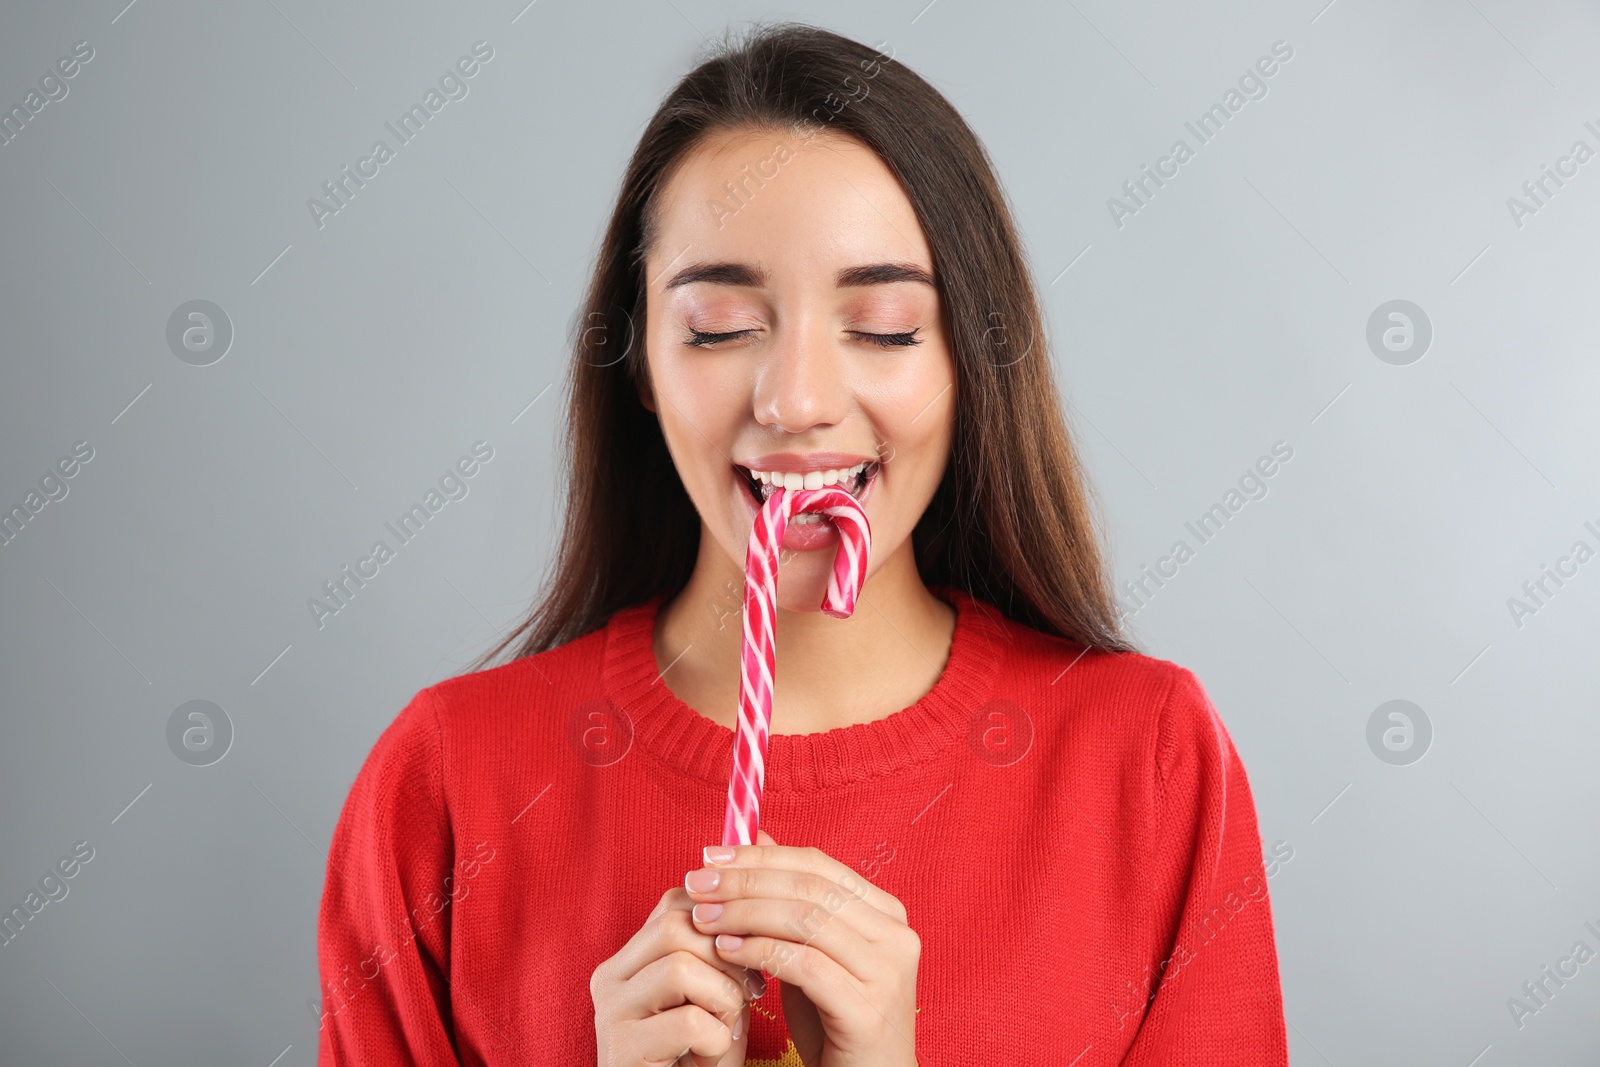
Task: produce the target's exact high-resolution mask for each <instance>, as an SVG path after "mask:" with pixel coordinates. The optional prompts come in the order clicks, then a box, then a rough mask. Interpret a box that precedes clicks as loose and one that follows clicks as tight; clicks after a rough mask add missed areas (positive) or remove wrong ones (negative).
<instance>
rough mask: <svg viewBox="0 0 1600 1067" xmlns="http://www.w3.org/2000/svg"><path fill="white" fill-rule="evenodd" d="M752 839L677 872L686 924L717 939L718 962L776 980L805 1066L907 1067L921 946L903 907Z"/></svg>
mask: <svg viewBox="0 0 1600 1067" xmlns="http://www.w3.org/2000/svg"><path fill="white" fill-rule="evenodd" d="M756 842H757V843H756V844H754V845H735V846H731V847H732V849H733V857H732V859H730V860H728V861H726V862H720V863H718V862H710V860H711V855H710V854H709V853H710V852H711V850H708V855H707V860H708V862H707V865H706V866H705V867H704V868H701V869H699V870H695V871H690V872H689V875H688V877H687V878H686V880H685V885H686V886H687V887H688V889H689V897H690V899H691V900H693V901H694V904H695V906H694V910H693V912H692V918H693V920H694V925H695V928H696V929H698V930H702V931H704V932H706V933H708V934H716V935H718V936H717V938H716V945H717V949H716V951H717V954H718V955H719V956H720V957H722V959H724V960H726V961H728V962H730V963H736V964H742V965H743V966H746V967H750V968H753V969H754V968H759V969H760V970H764V971H766V972H767V973H769V974H773V975H776V976H777V977H778V978H779V979H780V980H781V982H782V985H781V986H780V993H781V995H782V997H783V1014H784V1018H785V1021H786V1022H787V1023H788V1027H789V1037H790V1039H791V1040H793V1041H794V1046H795V1049H796V1051H798V1052H799V1053H800V1058H801V1059H802V1060H804V1061H805V1063H806V1065H807V1067H895V1065H898V1064H904V1065H908V1067H909V1065H914V1064H915V1063H916V1062H917V1058H916V1025H917V1008H916V1000H917V963H918V961H919V960H920V958H921V956H922V939H921V938H919V937H918V936H917V935H916V933H915V931H913V930H912V929H911V927H909V926H907V925H906V909H905V906H904V905H902V904H901V903H900V901H898V900H896V899H895V898H894V897H892V896H890V895H889V894H888V893H885V892H884V891H883V890H881V889H878V888H876V887H875V886H873V885H872V884H871V883H869V882H867V880H866V879H864V878H862V877H861V876H860V875H859V874H857V873H856V872H855V871H853V870H851V869H850V868H849V867H846V866H845V865H844V864H842V863H840V862H839V861H838V860H835V859H833V858H832V857H830V856H828V855H827V854H826V853H824V852H822V851H820V850H819V849H815V848H795V847H785V846H783V845H780V844H778V843H777V842H776V841H774V840H773V839H772V837H771V836H770V835H768V834H767V833H766V832H765V831H761V830H758V831H757V832H756ZM716 847H719V846H712V848H713V849H715V848H716ZM712 873H715V874H716V875H717V876H718V880H717V884H716V886H715V887H714V888H712V887H708V886H707V883H708V882H709V881H710V875H711V874H712ZM728 935H735V936H733V937H732V938H730V937H729V936H728ZM740 938H742V941H741V940H740ZM736 942H737V943H736Z"/></svg>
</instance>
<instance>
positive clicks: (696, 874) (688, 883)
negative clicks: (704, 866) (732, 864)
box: [683, 870, 722, 893]
mask: <svg viewBox="0 0 1600 1067" xmlns="http://www.w3.org/2000/svg"><path fill="white" fill-rule="evenodd" d="M720 881H722V872H721V871H707V870H693V871H690V872H689V873H688V874H686V875H684V876H683V885H684V888H686V889H688V890H689V892H691V893H709V892H711V891H712V890H713V889H715V888H717V883H718V882H720Z"/></svg>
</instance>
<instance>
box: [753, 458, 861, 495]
mask: <svg viewBox="0 0 1600 1067" xmlns="http://www.w3.org/2000/svg"><path fill="white" fill-rule="evenodd" d="M866 469H867V465H866V464H865V463H857V464H856V465H855V466H854V467H834V468H830V469H828V470H825V471H806V472H805V473H804V474H801V473H800V472H799V471H751V472H750V473H751V474H752V475H753V476H754V477H755V479H756V481H758V482H761V483H763V484H765V485H773V486H779V487H782V488H784V489H821V488H822V487H823V486H825V485H837V484H839V483H840V482H847V481H849V480H850V479H851V478H854V477H855V476H856V475H858V474H860V473H861V472H862V471H864V470H866Z"/></svg>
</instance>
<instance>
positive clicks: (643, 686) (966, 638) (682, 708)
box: [603, 586, 1008, 793]
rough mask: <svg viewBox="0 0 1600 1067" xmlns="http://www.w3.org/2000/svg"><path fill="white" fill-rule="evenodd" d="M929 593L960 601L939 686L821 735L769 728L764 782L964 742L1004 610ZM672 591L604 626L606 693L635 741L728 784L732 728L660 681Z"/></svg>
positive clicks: (897, 763)
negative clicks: (658, 625)
mask: <svg viewBox="0 0 1600 1067" xmlns="http://www.w3.org/2000/svg"><path fill="white" fill-rule="evenodd" d="M930 591H931V592H932V593H933V594H934V595H935V596H938V597H939V598H940V599H941V600H943V601H945V602H946V603H947V604H949V605H950V606H951V607H953V608H955V609H956V625H955V633H954V636H953V637H952V639H951V644H950V657H949V659H948V660H947V661H946V663H945V666H944V670H943V671H941V672H940V674H939V678H938V680H937V681H936V682H935V683H934V686H933V688H932V689H930V690H929V691H928V692H927V693H926V694H924V695H923V697H922V699H921V700H918V701H917V702H916V703H915V704H913V705H911V706H910V707H909V708H903V709H901V710H900V711H897V712H895V713H894V714H892V715H889V716H887V717H886V718H882V719H878V720H875V721H873V722H866V723H855V724H852V725H850V726H843V727H839V728H836V729H833V730H827V731H825V732H822V733H813V734H772V735H770V737H769V738H768V741H767V760H766V772H765V784H764V787H763V788H764V790H766V791H770V792H780V793H805V792H813V791H816V790H819V789H829V788H833V787H836V786H841V785H846V784H849V783H851V782H857V781H861V780H862V779H867V778H874V777H878V776H882V775H889V774H895V773H897V772H900V771H903V770H905V769H906V768H908V767H911V766H913V765H915V764H918V763H922V762H925V761H927V760H931V759H935V758H937V757H938V756H940V755H942V754H944V753H945V752H946V751H948V750H949V749H950V747H951V746H953V745H955V744H958V743H965V740H966V738H967V734H968V730H969V728H970V725H971V723H972V721H973V717H974V716H975V715H977V714H978V712H979V709H980V707H981V706H982V705H983V704H984V702H985V701H987V700H989V699H990V698H991V696H992V694H993V690H994V685H995V681H996V678H997V676H998V674H999V666H1000V661H1001V658H1002V655H1003V653H1004V650H1005V647H1006V645H1007V643H1008V638H1007V634H1006V631H1005V621H1004V619H1003V617H1002V615H1001V614H1000V612H999V610H998V609H996V608H995V607H993V606H992V605H989V604H986V603H984V602H982V601H979V600H977V599H975V598H974V597H972V596H971V595H970V594H968V593H967V592H966V591H964V590H961V589H955V588H951V587H948V586H932V587H930ZM665 599H666V597H665V595H664V594H663V595H658V596H655V597H653V598H651V599H650V600H648V601H646V602H644V603H642V604H638V605H635V606H633V607H629V608H624V609H622V610H620V611H618V612H616V613H615V614H613V615H612V617H611V621H610V622H609V623H608V624H607V626H606V647H605V663H604V667H603V671H604V684H605V689H606V694H607V696H609V697H610V698H611V700H613V701H614V702H616V704H617V705H618V706H619V707H621V708H623V709H625V710H626V712H627V715H628V717H629V719H630V720H631V722H632V726H633V743H634V744H635V745H639V746H641V747H643V748H645V749H647V750H648V751H650V752H651V753H652V754H654V755H655V756H656V758H658V759H659V760H660V761H661V762H662V763H665V764H667V765H668V766H670V767H673V768H675V769H677V770H678V771H681V772H682V773H684V774H687V775H690V776H692V777H694V778H699V779H701V780H704V781H707V782H712V783H722V784H725V783H726V782H727V780H728V775H729V773H730V772H731V770H732V766H733V741H734V732H733V731H732V730H730V729H729V728H727V727H726V726H722V725H720V724H719V723H716V722H713V721H712V720H710V719H708V718H706V717H705V716H704V715H701V714H700V713H699V712H697V711H695V710H694V709H693V708H691V707H689V705H687V704H685V703H684V702H683V701H681V700H679V699H678V697H677V696H676V695H675V694H674V693H673V692H672V690H671V689H669V688H668V687H667V685H666V683H665V682H664V681H658V678H657V676H658V674H659V669H658V668H657V666H656V660H655V652H654V650H653V641H654V635H655V621H656V613H657V611H658V609H659V608H660V607H661V605H662V604H663V603H664V602H665Z"/></svg>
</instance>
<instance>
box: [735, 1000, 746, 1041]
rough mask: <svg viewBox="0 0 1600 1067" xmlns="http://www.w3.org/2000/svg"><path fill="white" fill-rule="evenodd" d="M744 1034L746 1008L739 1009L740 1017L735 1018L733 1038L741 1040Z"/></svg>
mask: <svg viewBox="0 0 1600 1067" xmlns="http://www.w3.org/2000/svg"><path fill="white" fill-rule="evenodd" d="M743 1036H744V1009H743V1008H740V1009H739V1017H738V1018H737V1019H735V1020H733V1039H734V1040H735V1041H737V1040H739V1039H740V1038H741V1037H743Z"/></svg>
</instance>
